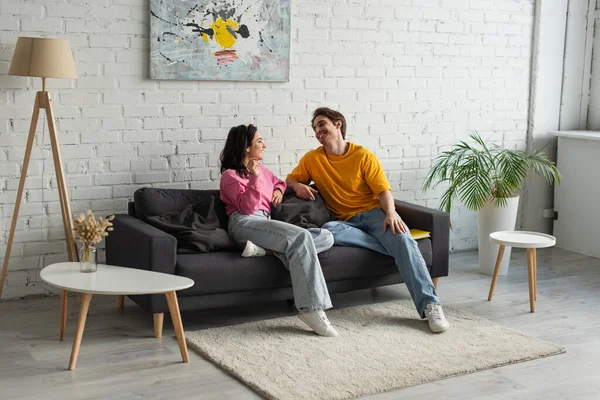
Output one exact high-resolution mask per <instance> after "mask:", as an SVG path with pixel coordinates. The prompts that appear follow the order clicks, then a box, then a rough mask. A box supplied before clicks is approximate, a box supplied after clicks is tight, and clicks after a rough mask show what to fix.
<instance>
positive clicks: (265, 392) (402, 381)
mask: <svg viewBox="0 0 600 400" xmlns="http://www.w3.org/2000/svg"><path fill="white" fill-rule="evenodd" d="M444 312H445V314H446V317H447V318H448V320H449V321H450V324H451V326H450V330H448V331H447V332H445V333H442V334H437V335H436V334H432V333H430V332H429V328H428V326H427V321H426V320H420V319H419V318H418V316H417V313H416V312H415V309H414V306H413V303H412V302H411V301H408V300H402V301H391V302H385V303H379V304H372V305H363V306H358V307H349V308H344V309H339V310H329V311H328V312H327V315H328V316H329V319H330V320H331V322H332V324H333V325H334V326H335V328H336V329H337V331H338V333H339V336H338V337H335V338H326V337H320V336H317V335H315V334H314V333H312V332H311V331H310V330H309V329H308V327H306V326H305V325H304V324H303V323H302V322H301V321H300V320H299V319H298V318H297V317H295V316H294V317H284V318H276V319H270V320H266V321H257V322H251V323H246V324H242V325H234V326H228V327H222V328H212V329H206V330H201V331H195V332H186V335H187V342H188V344H189V346H190V348H191V349H193V350H196V351H197V352H199V353H200V354H201V355H202V356H203V357H205V358H206V359H208V360H210V361H212V362H213V363H215V364H216V365H218V366H219V367H220V368H222V369H223V370H225V371H227V372H229V373H230V374H231V375H233V376H234V377H236V378H238V379H239V380H241V381H242V382H244V383H245V384H246V385H248V386H249V387H251V388H252V389H254V390H255V391H256V392H257V393H259V394H260V395H262V396H264V397H266V398H272V399H286V400H288V399H349V398H355V397H361V396H366V395H371V394H375V393H380V392H387V391H390V390H394V389H399V388H403V387H407V386H411V385H417V384H420V383H425V382H431V381H436V380H439V379H444V378H447V377H450V376H454V375H460V374H466V373H469V372H475V371H480V370H484V369H488V368H493V367H498V366H501V365H506V364H511V363H516V362H521V361H527V360H532V359H535V358H540V357H545V356H549V355H553V354H559V353H563V352H565V349H564V348H563V347H561V346H557V345H554V344H552V343H548V342H545V341H543V340H539V339H536V338H535V337H532V336H528V335H525V334H523V333H520V332H516V331H514V330H512V329H509V328H505V327H503V326H500V325H498V324H496V323H493V322H491V321H488V320H486V319H483V318H479V317H476V316H474V315H471V314H468V313H466V312H463V311H460V310H457V309H454V308H450V307H444Z"/></svg>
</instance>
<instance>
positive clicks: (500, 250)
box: [488, 244, 504, 301]
mask: <svg viewBox="0 0 600 400" xmlns="http://www.w3.org/2000/svg"><path fill="white" fill-rule="evenodd" d="M503 255H504V245H502V244H501V245H500V247H499V248H498V258H496V266H495V267H494V275H493V276H492V284H491V285H490V293H489V294H488V301H492V296H493V295H494V289H495V288H496V281H497V280H498V273H500V264H502V256H503Z"/></svg>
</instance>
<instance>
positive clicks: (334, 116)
mask: <svg viewBox="0 0 600 400" xmlns="http://www.w3.org/2000/svg"><path fill="white" fill-rule="evenodd" d="M320 116H324V117H327V118H328V119H329V120H330V121H331V122H333V123H334V124H335V123H336V122H338V121H342V127H341V131H342V138H344V139H346V118H344V116H343V115H342V113H341V112H338V111H335V110H332V109H331V108H327V107H319V108H317V109H316V110H315V111H314V112H313V117H312V120H311V121H310V126H311V128H313V130H315V126H314V124H315V119H317V117H320Z"/></svg>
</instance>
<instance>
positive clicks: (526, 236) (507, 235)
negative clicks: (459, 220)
mask: <svg viewBox="0 0 600 400" xmlns="http://www.w3.org/2000/svg"><path fill="white" fill-rule="evenodd" d="M490 242H492V243H496V244H499V245H500V248H499V249H498V258H497V259H496V267H495V268H494V275H493V276H492V284H491V286H490V293H489V295H488V301H492V296H493V295H494V289H495V288H496V280H497V279H498V272H500V263H501V262H502V255H503V254H504V247H506V246H510V247H520V248H525V249H527V269H528V272H529V310H530V311H531V312H534V311H535V304H534V301H535V300H536V298H537V296H536V292H537V265H536V264H537V259H536V257H537V256H536V249H539V248H543V247H552V246H554V245H555V244H556V238H555V237H554V236H551V235H547V234H545V233H538V232H527V231H500V232H493V233H491V234H490Z"/></svg>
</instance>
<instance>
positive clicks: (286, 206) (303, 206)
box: [271, 189, 335, 229]
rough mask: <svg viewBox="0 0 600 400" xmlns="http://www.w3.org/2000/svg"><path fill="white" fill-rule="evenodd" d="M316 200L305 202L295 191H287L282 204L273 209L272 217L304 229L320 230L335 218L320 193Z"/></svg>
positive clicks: (316, 194) (316, 195)
mask: <svg viewBox="0 0 600 400" xmlns="http://www.w3.org/2000/svg"><path fill="white" fill-rule="evenodd" d="M314 196H315V200H314V201H313V200H303V199H301V198H299V197H297V196H296V193H294V191H293V190H291V189H287V190H286V191H285V193H284V195H283V199H282V201H281V204H279V205H278V206H277V207H271V217H272V218H273V219H275V220H278V221H283V222H288V223H290V224H293V225H297V226H301V227H303V228H306V229H308V228H320V227H322V226H323V225H324V224H325V223H326V222H329V221H332V220H334V219H335V218H333V217H332V216H331V214H330V213H329V209H328V208H327V206H326V205H325V201H324V200H323V198H322V197H321V195H320V194H319V193H315V194H314Z"/></svg>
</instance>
